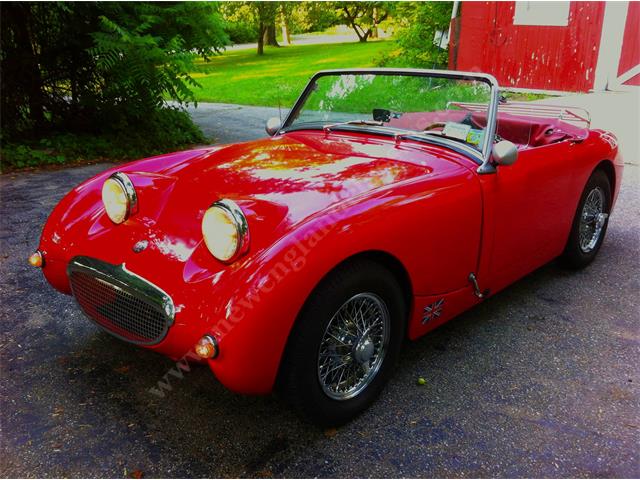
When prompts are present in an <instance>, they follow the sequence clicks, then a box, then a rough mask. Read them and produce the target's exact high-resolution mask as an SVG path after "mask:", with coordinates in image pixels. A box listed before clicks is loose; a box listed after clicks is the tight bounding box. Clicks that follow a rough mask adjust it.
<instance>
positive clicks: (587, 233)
mask: <svg viewBox="0 0 640 480" xmlns="http://www.w3.org/2000/svg"><path fill="white" fill-rule="evenodd" d="M605 207H606V206H605V196H604V192H603V191H602V189H601V188H600V187H595V188H594V189H593V190H591V191H590V192H589V195H587V199H586V200H585V202H584V206H583V207H582V213H581V214H580V250H582V251H583V252H584V253H589V252H591V251H592V250H593V249H594V248H595V247H596V245H597V244H598V241H599V240H600V236H601V235H602V230H603V229H604V226H605V223H606V221H607V217H608V216H609V215H608V214H607V213H606V212H605Z"/></svg>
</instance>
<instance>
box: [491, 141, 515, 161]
mask: <svg viewBox="0 0 640 480" xmlns="http://www.w3.org/2000/svg"><path fill="white" fill-rule="evenodd" d="M491 157H492V158H493V161H494V162H495V163H496V164H498V165H505V166H506V165H513V164H514V163H515V162H516V160H517V159H518V148H517V147H516V146H515V145H514V144H513V143H512V142H510V141H509V140H502V141H500V142H498V143H496V144H495V145H494V146H493V150H492V151H491Z"/></svg>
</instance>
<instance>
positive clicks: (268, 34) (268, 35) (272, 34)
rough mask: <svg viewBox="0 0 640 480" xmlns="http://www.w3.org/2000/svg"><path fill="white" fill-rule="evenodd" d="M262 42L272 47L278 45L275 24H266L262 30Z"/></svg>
mask: <svg viewBox="0 0 640 480" xmlns="http://www.w3.org/2000/svg"><path fill="white" fill-rule="evenodd" d="M264 43H266V44H267V45H270V46H272V47H279V46H280V45H279V44H278V40H277V39H276V24H275V23H271V24H269V25H267V26H266V28H265V32H264Z"/></svg>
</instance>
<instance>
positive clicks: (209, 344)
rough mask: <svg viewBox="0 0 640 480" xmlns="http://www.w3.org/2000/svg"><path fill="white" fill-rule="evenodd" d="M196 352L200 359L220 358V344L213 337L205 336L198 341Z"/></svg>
mask: <svg viewBox="0 0 640 480" xmlns="http://www.w3.org/2000/svg"><path fill="white" fill-rule="evenodd" d="M195 350H196V354H197V355H198V356H199V357H200V358H216V357H217V356H218V342H217V341H216V339H215V338H213V337H212V336H211V335H205V336H204V337H202V338H201V339H200V340H198V343H196V348H195Z"/></svg>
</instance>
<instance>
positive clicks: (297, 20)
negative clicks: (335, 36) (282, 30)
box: [288, 2, 341, 33]
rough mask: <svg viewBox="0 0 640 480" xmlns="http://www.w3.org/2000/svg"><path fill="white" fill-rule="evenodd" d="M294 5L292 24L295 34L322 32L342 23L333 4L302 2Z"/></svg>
mask: <svg viewBox="0 0 640 480" xmlns="http://www.w3.org/2000/svg"><path fill="white" fill-rule="evenodd" d="M288 3H290V2H288ZM294 5H295V8H293V9H292V11H291V19H292V21H291V23H292V25H293V31H294V32H295V33H309V32H320V31H323V30H326V29H327V28H329V27H332V26H334V25H337V24H338V23H340V21H341V16H340V14H339V12H338V11H337V10H336V8H335V5H334V4H333V3H331V2H300V3H298V4H294Z"/></svg>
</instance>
